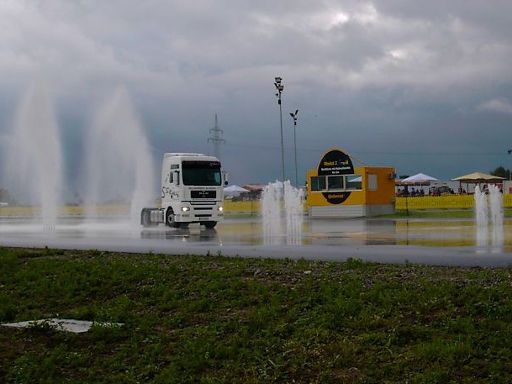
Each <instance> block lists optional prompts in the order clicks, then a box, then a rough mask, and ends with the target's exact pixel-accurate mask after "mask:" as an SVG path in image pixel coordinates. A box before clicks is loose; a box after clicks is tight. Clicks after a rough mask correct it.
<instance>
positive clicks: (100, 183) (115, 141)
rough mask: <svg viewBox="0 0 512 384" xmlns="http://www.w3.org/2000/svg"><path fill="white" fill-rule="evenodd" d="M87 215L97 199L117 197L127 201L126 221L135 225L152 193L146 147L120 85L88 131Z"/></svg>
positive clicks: (92, 212) (93, 211)
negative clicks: (127, 214)
mask: <svg viewBox="0 0 512 384" xmlns="http://www.w3.org/2000/svg"><path fill="white" fill-rule="evenodd" d="M85 153H86V156H87V167H86V168H87V176H86V180H87V190H86V205H87V212H86V215H87V217H89V218H91V217H96V216H97V215H98V212H97V205H98V204H100V203H106V202H112V201H116V200H121V201H122V202H124V203H129V205H130V222H131V223H132V224H133V225H138V223H139V217H140V211H141V209H142V207H144V206H147V205H149V204H150V203H151V199H152V197H153V170H154V169H153V161H152V157H151V151H150V147H149V144H148V141H147V138H146V136H145V134H144V131H143V129H142V127H141V124H140V122H139V119H138V118H137V116H136V115H135V112H134V108H133V106H132V103H131V101H130V97H129V95H128V92H127V91H126V89H125V88H124V87H119V88H117V89H116V90H115V92H114V93H113V95H112V97H111V98H110V99H109V100H108V101H107V102H106V103H105V104H104V105H103V106H102V108H101V109H100V110H99V112H98V114H97V116H96V119H95V121H94V124H93V125H92V128H91V130H90V132H89V135H88V138H87V141H86V148H85Z"/></svg>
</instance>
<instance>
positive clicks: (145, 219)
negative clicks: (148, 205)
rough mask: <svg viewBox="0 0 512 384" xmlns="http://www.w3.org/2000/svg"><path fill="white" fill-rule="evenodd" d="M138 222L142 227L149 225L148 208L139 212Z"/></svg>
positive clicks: (149, 215)
mask: <svg viewBox="0 0 512 384" xmlns="http://www.w3.org/2000/svg"><path fill="white" fill-rule="evenodd" d="M140 223H141V224H142V226H143V227H144V228H146V227H151V214H150V212H149V210H147V209H143V210H142V212H141V213H140Z"/></svg>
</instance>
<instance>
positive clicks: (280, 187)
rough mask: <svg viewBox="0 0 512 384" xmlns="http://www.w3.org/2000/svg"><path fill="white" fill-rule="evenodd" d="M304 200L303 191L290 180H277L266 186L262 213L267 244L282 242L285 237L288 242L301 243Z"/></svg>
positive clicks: (264, 237)
mask: <svg viewBox="0 0 512 384" xmlns="http://www.w3.org/2000/svg"><path fill="white" fill-rule="evenodd" d="M303 201H304V194H303V191H302V190H301V189H298V188H295V187H293V186H292V185H291V183H290V181H289V180H287V181H285V182H284V183H283V182H280V181H276V182H275V183H269V184H268V185H267V186H265V188H264V189H263V194H262V199H261V210H262V211H261V213H262V225H263V239H264V242H265V243H266V244H280V243H281V241H282V239H283V238H284V237H285V238H286V243H287V244H294V245H298V244H300V243H301V240H302V223H303V215H304V211H303ZM283 209H284V216H285V217H284V220H283Z"/></svg>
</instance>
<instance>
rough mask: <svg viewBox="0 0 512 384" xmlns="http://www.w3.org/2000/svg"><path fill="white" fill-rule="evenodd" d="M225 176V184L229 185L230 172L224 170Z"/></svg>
mask: <svg viewBox="0 0 512 384" xmlns="http://www.w3.org/2000/svg"><path fill="white" fill-rule="evenodd" d="M223 176H224V185H228V184H229V181H228V173H227V172H224V174H223Z"/></svg>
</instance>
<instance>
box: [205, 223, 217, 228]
mask: <svg viewBox="0 0 512 384" xmlns="http://www.w3.org/2000/svg"><path fill="white" fill-rule="evenodd" d="M216 225H217V222H216V221H207V222H205V223H204V226H205V227H206V228H207V229H213V228H215V226H216Z"/></svg>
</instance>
